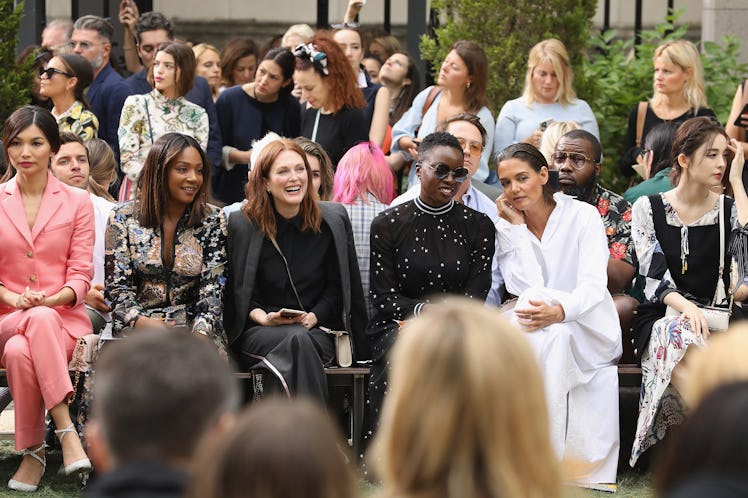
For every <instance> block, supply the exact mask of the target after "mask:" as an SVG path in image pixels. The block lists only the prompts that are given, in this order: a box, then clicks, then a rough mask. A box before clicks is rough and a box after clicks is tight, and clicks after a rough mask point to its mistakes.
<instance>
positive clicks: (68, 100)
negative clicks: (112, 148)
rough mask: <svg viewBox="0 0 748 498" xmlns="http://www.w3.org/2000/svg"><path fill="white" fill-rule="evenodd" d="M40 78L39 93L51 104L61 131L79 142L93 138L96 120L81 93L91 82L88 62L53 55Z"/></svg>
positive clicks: (68, 56)
mask: <svg viewBox="0 0 748 498" xmlns="http://www.w3.org/2000/svg"><path fill="white" fill-rule="evenodd" d="M39 79H40V87H39V93H40V94H41V95H42V96H44V97H47V98H49V99H50V100H51V101H52V104H53V107H52V115H53V116H54V117H55V119H57V124H58V126H59V127H60V131H61V132H63V131H68V132H70V133H74V134H75V135H78V136H79V137H80V138H81V140H91V139H92V138H96V133H97V132H98V130H99V120H98V119H96V116H94V113H93V112H91V106H89V104H88V100H87V99H86V96H85V95H84V93H83V92H84V90H85V89H86V88H88V86H89V85H90V84H91V82H93V69H91V63H90V62H88V61H87V60H86V59H84V58H83V57H81V56H80V55H76V54H60V55H56V56H54V57H52V59H50V61H49V62H47V65H46V66H45V67H41V68H39Z"/></svg>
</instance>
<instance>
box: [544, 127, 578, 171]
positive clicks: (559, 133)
mask: <svg viewBox="0 0 748 498" xmlns="http://www.w3.org/2000/svg"><path fill="white" fill-rule="evenodd" d="M581 129H582V127H581V126H580V125H579V123H577V122H576V121H554V122H552V123H551V124H549V125H548V127H547V128H546V129H545V131H544V132H543V137H542V138H541V139H540V152H541V153H542V154H543V155H544V156H545V160H546V161H548V164H553V151H554V150H556V144H557V143H558V141H559V140H561V137H563V136H564V135H566V134H567V133H569V132H570V131H571V130H581Z"/></svg>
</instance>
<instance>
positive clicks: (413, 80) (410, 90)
mask: <svg viewBox="0 0 748 498" xmlns="http://www.w3.org/2000/svg"><path fill="white" fill-rule="evenodd" d="M395 54H400V55H404V56H405V57H407V58H408V71H407V72H406V73H405V77H406V78H409V79H410V84H407V85H403V86H402V88H400V94H399V95H398V96H397V100H396V101H395V106H394V107H393V109H392V112H391V113H390V124H391V125H394V124H395V123H397V122H398V121H399V120H400V118H401V117H403V114H405V112H406V111H407V110H408V109H410V106H411V105H413V100H414V99H415V98H416V95H418V92H420V91H421V73H420V72H419V71H418V66H417V65H416V61H414V60H413V58H412V57H411V56H409V55H408V54H407V53H405V52H395ZM395 54H392V55H395Z"/></svg>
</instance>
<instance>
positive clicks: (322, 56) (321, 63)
mask: <svg viewBox="0 0 748 498" xmlns="http://www.w3.org/2000/svg"><path fill="white" fill-rule="evenodd" d="M293 54H294V55H295V56H296V57H298V58H299V59H306V60H308V61H309V62H311V63H312V64H314V65H315V66H316V67H317V69H318V70H319V71H320V72H321V73H323V74H324V75H325V76H329V75H330V72H329V71H328V70H327V54H326V53H324V52H320V51H319V50H317V49H316V48H314V45H312V44H311V43H307V44H306V45H305V44H303V43H302V44H300V45H297V46H296V48H295V49H294V50H293Z"/></svg>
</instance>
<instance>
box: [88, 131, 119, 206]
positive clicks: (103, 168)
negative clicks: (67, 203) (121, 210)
mask: <svg viewBox="0 0 748 498" xmlns="http://www.w3.org/2000/svg"><path fill="white" fill-rule="evenodd" d="M85 147H86V150H88V164H89V169H88V191H89V192H91V193H92V194H94V195H96V196H98V197H103V198H104V199H106V200H108V201H110V202H115V200H114V198H113V197H112V196H111V195H110V194H109V192H108V190H107V189H108V188H109V186H110V185H111V184H112V183H114V181H115V180H116V179H117V171H116V168H117V160H116V159H115V157H114V152H112V148H111V147H109V144H108V143H106V142H105V141H104V140H102V139H101V138H93V139H91V140H89V141H88V142H86V143H85Z"/></svg>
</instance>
